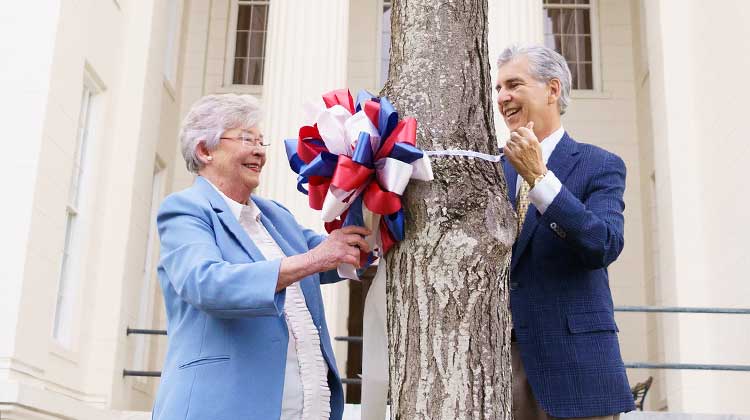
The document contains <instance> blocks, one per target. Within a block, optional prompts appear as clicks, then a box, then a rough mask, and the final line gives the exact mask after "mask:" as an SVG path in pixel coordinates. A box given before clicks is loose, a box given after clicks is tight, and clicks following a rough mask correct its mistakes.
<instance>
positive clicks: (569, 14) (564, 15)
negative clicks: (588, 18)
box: [558, 9, 575, 35]
mask: <svg viewBox="0 0 750 420" xmlns="http://www.w3.org/2000/svg"><path fill="white" fill-rule="evenodd" d="M560 12H561V13H560V14H561V16H560V20H561V28H560V32H558V33H561V34H568V35H572V34H574V33H575V20H574V16H575V15H574V13H573V12H575V10H570V9H567V10H560Z"/></svg>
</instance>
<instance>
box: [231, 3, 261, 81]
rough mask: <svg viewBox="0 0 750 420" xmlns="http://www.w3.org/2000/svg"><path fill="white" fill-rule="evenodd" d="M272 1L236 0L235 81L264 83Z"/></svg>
mask: <svg viewBox="0 0 750 420" xmlns="http://www.w3.org/2000/svg"><path fill="white" fill-rule="evenodd" d="M269 3H270V1H269V0H249V1H245V0H240V1H238V2H237V14H236V16H237V24H236V26H235V28H236V29H235V34H234V35H235V40H234V63H233V65H234V71H233V72H232V84H235V85H262V84H263V66H264V64H265V57H266V34H267V30H268V7H269Z"/></svg>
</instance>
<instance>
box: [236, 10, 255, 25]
mask: <svg viewBox="0 0 750 420" xmlns="http://www.w3.org/2000/svg"><path fill="white" fill-rule="evenodd" d="M252 9H253V7H252V6H248V5H240V6H239V13H238V14H237V30H243V29H244V30H247V29H250V15H251V13H252Z"/></svg>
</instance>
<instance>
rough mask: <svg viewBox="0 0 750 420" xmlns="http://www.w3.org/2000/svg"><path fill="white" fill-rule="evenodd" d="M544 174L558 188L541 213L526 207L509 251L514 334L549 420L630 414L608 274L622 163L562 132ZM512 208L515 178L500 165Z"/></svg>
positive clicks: (620, 205)
mask: <svg viewBox="0 0 750 420" xmlns="http://www.w3.org/2000/svg"><path fill="white" fill-rule="evenodd" d="M547 167H548V169H549V170H551V171H552V172H553V173H554V174H555V175H556V176H557V178H558V179H559V180H560V182H561V183H562V189H561V190H560V193H559V194H558V195H557V196H556V197H555V199H554V201H553V202H552V204H550V206H549V207H548V208H547V210H546V211H545V212H544V214H541V213H540V212H539V211H538V210H537V209H536V207H535V206H534V205H533V204H531V205H529V210H528V212H527V216H526V220H525V222H524V225H523V228H522V229H521V232H520V233H519V235H518V239H517V240H516V243H515V244H514V246H513V255H512V259H511V274H510V290H511V291H510V301H511V312H512V314H513V327H514V329H515V335H516V338H517V341H518V346H519V349H520V354H521V359H522V361H523V366H524V369H525V371H526V375H527V377H528V381H529V384H530V385H531V388H532V390H533V392H534V395H535V397H536V399H537V401H539V404H540V405H541V406H542V408H543V409H544V410H545V411H546V412H547V413H548V414H550V415H552V416H554V417H592V416H603V415H610V414H615V413H621V412H627V411H631V410H633V409H634V408H635V406H634V402H633V396H632V394H631V392H630V386H629V384H628V379H627V376H626V375H625V368H624V366H623V362H622V357H621V355H620V346H619V343H618V341H617V331H618V329H617V325H616V324H615V318H614V313H613V304H612V294H611V292H610V289H609V278H608V274H607V267H608V266H609V265H610V264H611V263H612V262H613V261H614V260H615V259H616V258H617V256H618V255H620V252H621V251H622V248H623V245H624V241H623V223H624V219H623V210H624V208H625V203H624V202H623V193H624V191H625V163H624V162H623V161H622V159H620V158H619V157H618V156H617V155H615V154H613V153H610V152H607V151H605V150H603V149H601V148H598V147H596V146H592V145H588V144H583V143H578V142H576V141H574V140H573V139H572V138H570V137H569V136H568V134H567V133H565V134H564V135H563V137H562V139H561V140H560V142H559V143H558V144H557V146H556V147H555V150H554V151H553V152H552V155H551V156H550V158H549V161H548V164H547ZM503 169H504V171H505V179H506V180H507V182H508V186H509V188H508V194H509V198H510V200H511V203H512V204H513V206H514V208H515V206H516V196H515V190H516V188H515V186H516V180H517V177H518V173H517V172H516V170H515V169H514V168H513V166H512V165H511V164H510V162H508V161H507V160H506V159H503Z"/></svg>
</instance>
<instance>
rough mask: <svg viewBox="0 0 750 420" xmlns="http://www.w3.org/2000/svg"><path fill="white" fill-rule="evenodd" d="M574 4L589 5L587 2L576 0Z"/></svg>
mask: <svg viewBox="0 0 750 420" xmlns="http://www.w3.org/2000/svg"><path fill="white" fill-rule="evenodd" d="M576 4H589V0H576Z"/></svg>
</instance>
